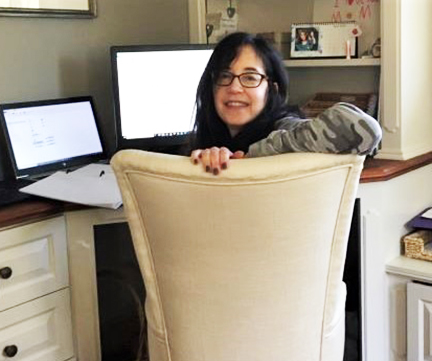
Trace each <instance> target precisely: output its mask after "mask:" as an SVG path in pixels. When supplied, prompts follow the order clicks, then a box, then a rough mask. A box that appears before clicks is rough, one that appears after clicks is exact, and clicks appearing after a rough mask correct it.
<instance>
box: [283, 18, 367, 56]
mask: <svg viewBox="0 0 432 361" xmlns="http://www.w3.org/2000/svg"><path fill="white" fill-rule="evenodd" d="M360 34H361V29H360V27H359V26H358V24H357V23H356V22H343V23H333V22H328V23H327V22H323V23H297V24H292V26H291V54H290V55H291V58H302V59H304V58H356V57H357V56H358V54H357V45H358V44H357V37H358V36H359V35H360Z"/></svg>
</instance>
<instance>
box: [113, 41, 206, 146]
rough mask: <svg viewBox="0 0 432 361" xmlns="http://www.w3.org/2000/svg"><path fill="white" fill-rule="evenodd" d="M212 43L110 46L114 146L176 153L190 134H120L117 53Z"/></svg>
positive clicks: (192, 47) (198, 47) (194, 47)
mask: <svg viewBox="0 0 432 361" xmlns="http://www.w3.org/2000/svg"><path fill="white" fill-rule="evenodd" d="M213 49H214V44H213V45H212V44H152V45H116V46H112V47H111V48H110V55H111V75H112V89H113V104H114V117H115V129H116V148H117V150H121V149H141V150H147V151H155V152H166V153H176V151H177V149H178V148H179V147H182V146H184V145H185V144H187V142H188V140H189V137H190V134H184V135H176V136H173V137H168V138H167V137H161V138H159V137H152V138H135V139H128V138H124V137H123V136H122V126H121V112H120V94H119V79H118V68H117V54H119V53H127V52H154V51H178V50H192V51H193V50H213Z"/></svg>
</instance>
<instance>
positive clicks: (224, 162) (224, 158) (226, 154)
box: [219, 147, 233, 169]
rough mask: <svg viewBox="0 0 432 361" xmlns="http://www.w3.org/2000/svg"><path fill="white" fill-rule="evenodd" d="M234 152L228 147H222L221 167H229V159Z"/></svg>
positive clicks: (220, 154)
mask: <svg viewBox="0 0 432 361" xmlns="http://www.w3.org/2000/svg"><path fill="white" fill-rule="evenodd" d="M232 154H233V153H232V152H231V151H230V150H229V149H228V148H226V147H222V148H221V149H220V153H219V156H220V167H221V169H227V168H228V164H229V160H230V157H231V155H232Z"/></svg>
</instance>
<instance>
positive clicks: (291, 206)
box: [111, 150, 364, 361]
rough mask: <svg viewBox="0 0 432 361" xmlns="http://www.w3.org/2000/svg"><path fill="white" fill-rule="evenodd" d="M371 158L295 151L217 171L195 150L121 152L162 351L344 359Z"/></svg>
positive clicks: (203, 360)
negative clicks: (358, 215)
mask: <svg viewBox="0 0 432 361" xmlns="http://www.w3.org/2000/svg"><path fill="white" fill-rule="evenodd" d="M363 160H364V158H363V157H360V156H356V155H326V154H312V153H291V154H283V155H277V156H271V157H263V158H255V159H242V160H235V161H232V162H231V164H230V167H229V169H228V170H226V171H223V172H222V173H221V174H220V175H218V176H214V175H212V174H209V173H205V172H204V171H203V169H202V167H201V166H198V165H192V164H191V162H190V159H189V158H187V157H180V156H173V155H166V154H156V153H149V152H143V151H136V150H124V151H120V152H119V153H117V154H116V155H115V156H114V157H113V159H112V162H111V164H112V166H113V168H114V171H115V173H116V176H117V179H118V183H119V186H120V189H121V192H122V195H123V202H124V207H125V212H126V215H127V219H128V222H129V226H130V229H131V233H132V238H133V242H134V247H135V251H136V254H137V258H138V262H139V265H140V269H141V272H142V275H143V278H144V282H145V286H146V290H147V299H146V315H147V321H148V342H149V352H150V359H151V361H253V360H256V361H341V360H342V358H343V349H344V322H345V312H344V306H345V297H346V289H345V285H344V283H343V282H342V274H343V268H344V262H345V253H346V247H347V239H348V233H349V227H350V223H351V216H352V211H353V205H354V200H355V196H356V190H357V187H358V181H359V177H360V172H361V169H362V165H363Z"/></svg>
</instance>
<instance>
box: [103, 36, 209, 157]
mask: <svg viewBox="0 0 432 361" xmlns="http://www.w3.org/2000/svg"><path fill="white" fill-rule="evenodd" d="M212 52H213V48H212V47H211V46H209V45H204V44H199V45H198V44H187V45H133V46H113V47H111V65H112V76H113V94H114V110H115V119H116V131H117V148H118V149H125V148H135V149H143V150H150V151H162V152H164V151H166V150H167V149H175V147H178V146H180V145H182V144H184V143H185V142H186V141H187V138H188V135H189V133H190V132H191V131H192V128H193V123H194V117H195V100H196V90H197V87H198V83H199V81H200V79H201V75H202V73H203V71H204V69H205V67H206V65H207V62H208V60H209V59H210V56H211V54H212ZM168 152H171V151H168Z"/></svg>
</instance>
